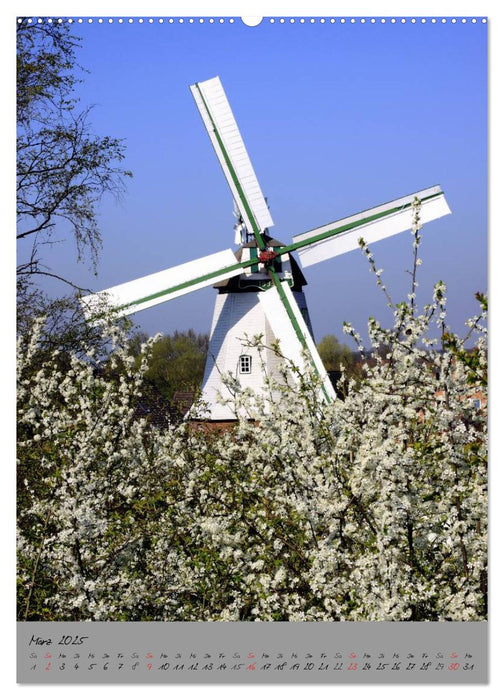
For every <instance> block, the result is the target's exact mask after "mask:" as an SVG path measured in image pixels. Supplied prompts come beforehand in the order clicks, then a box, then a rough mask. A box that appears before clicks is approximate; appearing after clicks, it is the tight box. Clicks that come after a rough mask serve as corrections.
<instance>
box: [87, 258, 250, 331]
mask: <svg viewBox="0 0 504 700" xmlns="http://www.w3.org/2000/svg"><path fill="white" fill-rule="evenodd" d="M243 267H244V265H243V264H242V263H239V262H237V260H236V257H235V255H234V253H233V251H232V250H231V249H230V248H228V249H227V250H223V251H221V252H219V253H213V254H212V255H207V256H206V257H204V258H198V259H197V260H192V261H191V262H188V263H184V264H182V265H176V266H175V267H170V268H168V269H166V270H162V271H161V272H156V273H154V274H152V275H146V276H145V277H140V278H139V279H136V280H133V281H131V282H126V283H124V284H118V285H117V286H115V287H110V288H109V289H105V290H104V291H103V292H98V293H96V294H90V295H88V296H86V297H83V298H82V299H81V304H82V307H83V309H84V313H85V315H86V317H87V318H91V319H92V318H97V317H99V316H100V315H101V314H103V313H104V312H105V311H107V310H110V309H113V310H114V311H115V313H116V314H117V315H119V316H127V315H129V314H132V313H136V312H137V311H141V310H142V309H147V308H149V307H150V306H155V305H156V304H161V303H163V302H165V301H168V300H169V299H174V298H175V297H178V296H182V295H183V294H187V293H188V292H193V291H194V290H196V289H201V288H203V287H208V286H210V285H212V284H215V283H216V282H220V281H222V280H225V279H228V278H229V277H233V276H234V275H236V274H239V273H240V272H241V270H242V269H243Z"/></svg>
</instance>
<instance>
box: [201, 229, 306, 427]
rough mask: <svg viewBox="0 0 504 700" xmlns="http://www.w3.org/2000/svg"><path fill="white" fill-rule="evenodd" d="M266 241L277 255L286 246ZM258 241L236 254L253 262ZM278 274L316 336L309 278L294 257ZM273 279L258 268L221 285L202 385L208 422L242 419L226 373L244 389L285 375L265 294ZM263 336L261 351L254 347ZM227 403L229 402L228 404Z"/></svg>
mask: <svg viewBox="0 0 504 700" xmlns="http://www.w3.org/2000/svg"><path fill="white" fill-rule="evenodd" d="M265 238H266V243H267V245H268V249H269V250H272V251H275V249H277V250H278V249H280V248H281V247H283V244H282V243H280V242H279V241H276V240H273V239H270V238H269V237H265ZM256 246H257V244H256V243H255V242H251V243H247V244H244V245H243V246H241V247H240V248H239V250H238V251H237V252H236V257H237V259H238V260H240V261H241V260H250V259H251V257H252V258H253V257H254V256H256V255H257V249H256ZM276 270H277V273H278V275H279V277H280V279H282V280H288V281H289V283H290V284H292V287H291V291H292V295H293V297H294V300H295V302H296V304H297V306H298V308H299V311H300V313H301V316H302V318H303V319H304V321H305V323H306V326H307V328H308V330H309V332H310V335H312V329H311V323H310V318H309V314H308V307H307V304H306V298H305V295H304V292H303V287H304V286H305V285H306V280H305V278H304V275H303V273H302V272H301V270H300V268H299V266H298V264H297V262H296V260H295V259H294V258H293V257H292V256H291V255H289V254H286V255H284V256H282V258H281V259H277V260H276ZM270 285H271V281H270V278H269V276H268V275H267V274H266V273H265V272H264V271H261V269H260V265H259V264H257V265H254V266H253V267H252V268H251V269H250V270H249V271H247V272H246V273H244V274H242V275H239V276H236V277H232V278H231V279H229V280H225V281H223V282H219V283H217V284H216V285H214V287H215V288H216V289H217V290H218V294H217V297H216V300H215V307H214V315H213V320H212V327H211V330H210V342H209V349H208V355H207V360H206V365H205V373H204V377H203V384H202V397H201V398H202V404H203V406H204V407H207V413H206V418H207V420H211V421H228V420H234V419H235V418H236V416H235V414H234V412H233V410H232V408H231V405H230V404H228V403H226V401H225V400H226V399H231V400H232V396H233V394H232V388H231V387H230V386H227V385H226V384H225V383H223V374H224V373H230V374H231V376H232V377H233V378H234V379H236V380H238V381H239V383H240V385H241V386H242V387H243V388H250V389H252V390H253V391H255V392H257V391H260V388H261V387H262V386H263V384H264V379H265V375H268V376H272V375H273V376H275V375H276V376H279V372H280V364H281V359H280V358H279V356H278V353H276V352H274V351H273V349H272V348H273V346H274V345H275V342H276V336H275V333H274V332H273V329H272V328H271V325H270V323H269V321H268V318H267V316H266V313H265V312H264V308H263V305H262V304H261V295H263V294H264V293H265V291H266V290H267V289H268V288H269V287H270ZM256 337H260V338H261V343H260V347H259V346H257V345H255V344H254V343H253V339H254V338H256ZM222 399H224V401H223V400H222Z"/></svg>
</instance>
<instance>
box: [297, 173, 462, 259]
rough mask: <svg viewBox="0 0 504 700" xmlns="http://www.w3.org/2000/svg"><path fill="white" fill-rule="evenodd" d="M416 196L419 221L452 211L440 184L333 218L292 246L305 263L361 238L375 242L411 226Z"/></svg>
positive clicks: (351, 246)
mask: <svg viewBox="0 0 504 700" xmlns="http://www.w3.org/2000/svg"><path fill="white" fill-rule="evenodd" d="M415 198H417V199H419V200H420V202H421V207H420V224H423V223H426V222H428V221H433V220H434V219H438V218H440V217H441V216H445V215H446V214H450V213H451V212H450V208H449V206H448V204H447V202H446V199H445V197H444V193H443V192H442V190H441V188H440V187H439V185H436V186H434V187H430V188H428V189H425V190H421V191H420V192H415V194H410V195H407V196H406V197H402V198H400V199H395V200H394V201H393V202H388V203H387V204H382V205H381V206H379V207H374V208H373V209H367V210H366V211H363V212H361V213H360V214H354V215H353V216H349V217H347V218H346V219H341V220H340V221H334V222H333V223H331V224H326V225H325V226H321V227H319V228H316V229H313V230H312V231H307V232H306V233H302V234H300V235H299V236H295V237H294V238H293V241H294V243H293V245H292V246H288V248H289V250H299V258H300V260H301V263H302V265H303V267H308V266H309V265H314V264H315V263H317V262H321V261H322V260H327V259H328V258H332V257H334V256H336V255H341V254H342V253H347V252H348V251H350V250H354V249H356V248H358V247H359V239H360V238H363V239H364V240H365V241H366V243H374V242H376V241H379V240H381V239H382V238H388V237H389V236H394V235H395V234H396V233H401V232H402V231H406V230H408V229H410V228H411V225H412V206H413V201H414V200H415Z"/></svg>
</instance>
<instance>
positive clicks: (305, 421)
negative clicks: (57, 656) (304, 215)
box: [18, 229, 487, 621]
mask: <svg viewBox="0 0 504 700" xmlns="http://www.w3.org/2000/svg"><path fill="white" fill-rule="evenodd" d="M413 234H414V246H415V269H416V266H417V265H418V264H419V258H418V255H417V248H418V242H419V234H418V229H416V230H415V229H414V231H413ZM362 247H363V249H364V251H365V252H366V254H367V256H368V258H369V260H370V262H371V267H372V268H374V260H373V258H372V256H371V253H370V252H369V250H368V249H367V248H366V246H365V245H364V244H363V246H362ZM375 273H377V279H378V283H379V285H380V286H381V287H382V289H383V290H384V291H385V293H386V294H388V293H387V292H386V289H385V287H384V285H383V282H382V276H381V275H382V272H381V270H376V269H375ZM415 287H416V276H415V274H413V285H412V292H411V294H410V297H409V299H408V302H407V303H403V304H399V305H398V306H394V305H393V304H392V302H391V300H390V299H389V298H388V297H387V298H388V303H389V306H390V307H391V313H392V314H393V319H394V320H393V324H392V327H391V328H389V329H385V328H382V327H381V326H380V325H379V324H378V323H377V322H376V321H374V320H370V322H369V339H370V343H371V347H372V353H371V355H370V356H369V355H367V356H366V357H367V359H366V361H365V364H364V367H363V376H362V377H361V378H360V379H359V383H358V384H357V383H356V381H355V380H354V379H353V378H352V377H350V378H348V377H345V375H344V373H343V376H342V378H341V382H342V384H343V383H344V384H345V398H344V399H343V400H337V401H335V402H334V403H332V404H330V405H327V406H321V405H320V403H319V400H318V398H317V397H318V388H317V383H318V380H317V378H316V377H315V376H314V375H313V373H312V372H311V370H310V369H309V364H308V363H307V364H306V366H305V367H304V368H292V367H288V366H287V365H286V366H285V376H286V377H287V376H288V373H289V372H291V373H292V372H294V373H296V372H299V383H298V384H296V385H295V386H293V385H292V382H288V381H284V382H282V381H280V380H278V379H274V378H272V377H265V386H266V392H265V393H263V394H261V395H259V394H257V395H254V394H253V392H251V391H250V390H241V388H240V386H239V384H236V383H234V385H233V387H232V388H233V390H234V398H233V400H232V404H233V405H234V407H235V409H236V413H237V416H241V417H238V418H237V421H236V424H235V425H234V426H233V428H232V429H231V430H228V431H225V432H220V433H218V432H215V431H214V432H212V431H209V430H206V429H205V428H204V427H202V426H200V427H194V426H191V424H190V423H189V422H184V423H182V424H179V425H169V426H168V427H167V428H166V429H160V428H155V427H154V426H152V425H150V424H149V423H148V422H147V421H146V420H145V419H143V418H140V417H138V414H137V412H136V411H135V406H136V403H137V401H138V398H139V394H140V391H141V380H142V375H143V373H144V372H145V371H146V368H147V366H148V351H149V346H150V345H152V341H149V342H148V343H147V344H146V347H145V348H144V350H145V354H144V360H143V362H142V363H141V366H140V367H139V368H138V367H135V364H134V360H133V358H132V357H130V356H128V352H127V351H126V350H125V348H126V347H127V339H126V337H125V335H124V334H123V333H122V331H118V330H117V329H116V330H114V329H112V331H111V332H112V345H113V347H112V350H111V353H110V356H109V357H108V358H107V360H106V363H105V365H103V363H102V364H100V363H99V362H97V361H96V362H92V361H90V358H89V357H88V358H86V357H83V356H81V357H76V356H74V355H70V356H68V357H67V358H65V362H62V360H61V358H60V357H59V356H58V352H57V351H54V352H53V353H52V355H50V356H49V357H48V356H44V358H43V360H42V361H39V360H38V355H37V332H38V331H37V328H34V331H33V334H32V336H31V337H27V338H22V339H21V340H20V343H19V351H18V358H19V368H18V382H19V388H18V402H19V421H18V424H19V448H18V463H19V464H18V470H19V497H18V506H19V555H18V563H19V618H20V619H38V620H42V619H43V620H188V621H189V620H193V621H195V620H205V621H210V620H221V621H226V620H250V621H253V620H288V621H324V620H327V621H330V620H396V621H399V620H481V619H484V618H485V616H486V552H487V546H486V532H487V530H486V522H487V504H486V487H487V474H486V454H487V448H486V400H485V397H486V380H485V378H486V330H485V327H484V319H485V313H486V307H485V301H484V299H483V297H480V301H481V302H482V310H481V313H480V315H479V316H477V317H475V318H474V319H472V320H471V321H470V322H469V324H468V328H469V333H470V334H471V336H472V338H473V340H472V347H473V349H472V350H471V351H468V350H466V349H465V348H466V345H467V342H466V341H467V338H466V339H460V338H458V337H457V336H455V335H454V334H452V333H449V332H448V331H447V328H446V327H445V313H446V309H445V307H446V297H445V289H444V286H443V284H441V283H439V284H438V285H436V287H435V288H434V293H433V298H432V302H431V303H430V304H428V305H427V306H426V307H425V308H424V309H423V310H422V311H421V312H419V311H418V310H417V309H416V307H415V293H416V291H415ZM346 330H347V332H348V334H349V335H350V336H351V337H353V338H354V339H355V340H356V342H357V345H358V347H361V349H363V346H362V341H361V339H360V337H359V336H358V334H357V332H356V331H355V330H354V329H353V328H351V327H350V326H347V327H346ZM433 332H434V333H433ZM432 333H433V334H434V335H435V334H436V333H437V335H438V336H439V338H438V346H437V347H436V341H435V340H433V339H431V337H430V335H431V334H432ZM254 342H256V343H257V342H259V341H258V340H257V339H256V340H255V341H254ZM105 366H106V368H107V371H105V370H104V369H103V367H105ZM100 367H102V369H100V371H98V369H99V368H100ZM114 368H116V370H119V369H120V371H113V370H114ZM475 395H478V396H479V397H483V400H480V404H479V407H477V406H476V404H475V401H474V396H475ZM265 397H269V398H268V399H266V398H265ZM245 414H246V415H245Z"/></svg>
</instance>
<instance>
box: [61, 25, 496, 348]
mask: <svg viewBox="0 0 504 700" xmlns="http://www.w3.org/2000/svg"><path fill="white" fill-rule="evenodd" d="M486 30H487V27H486V25H485V24H483V23H482V22H481V20H480V21H478V22H477V23H476V24H472V23H465V24H462V23H461V22H460V20H459V21H458V22H457V23H455V24H452V23H446V24H442V23H441V22H439V21H438V22H437V23H436V24H435V25H433V24H432V23H427V24H422V23H421V22H420V20H418V21H417V23H415V24H412V23H411V22H410V21H407V22H406V23H405V24H401V23H400V22H399V21H398V22H396V23H395V24H392V23H390V21H387V22H386V23H385V24H380V23H378V22H377V23H375V24H371V23H370V22H369V20H368V21H367V22H366V23H364V24H361V23H358V22H357V23H355V24H352V23H350V21H349V20H347V22H346V23H345V24H341V23H340V22H339V21H337V22H336V23H334V24H331V23H330V22H329V20H327V21H326V23H325V24H321V23H320V22H316V23H315V24H310V23H309V21H307V22H305V23H304V24H301V23H299V20H298V21H296V22H295V23H294V24H293V25H291V24H289V23H288V22H286V23H284V24H280V23H279V22H278V20H277V21H276V22H275V23H274V24H271V23H270V22H269V21H268V20H267V19H265V20H263V22H262V23H261V24H260V25H259V26H258V27H253V28H251V27H246V26H245V25H244V24H243V23H242V22H241V21H240V20H239V19H237V20H236V21H235V22H234V24H230V23H229V21H227V20H226V22H224V23H223V24H222V25H221V24H219V23H218V20H216V22H214V23H213V24H210V23H209V22H208V19H207V20H206V21H205V22H204V23H203V24H199V23H198V22H197V21H196V22H194V23H193V24H189V22H188V21H187V19H186V21H185V22H184V23H183V24H180V23H178V22H177V21H175V22H174V23H173V24H170V23H169V22H168V21H167V20H165V22H164V23H163V24H160V23H159V22H157V21H155V22H154V23H152V24H149V23H148V22H147V20H146V21H145V22H144V23H143V24H139V23H138V20H136V21H135V22H133V23H132V24H128V23H127V22H124V23H123V24H119V23H118V22H117V19H115V20H114V22H113V23H112V24H108V23H106V22H104V23H102V24H99V23H98V22H96V21H95V22H93V23H92V24H88V23H85V24H82V25H74V31H75V33H76V34H79V35H81V36H82V39H83V41H82V48H81V49H80V50H79V52H78V59H79V61H80V63H81V64H82V65H83V66H84V67H85V68H86V69H87V70H88V71H89V73H88V74H86V75H85V76H84V83H83V84H82V85H81V87H80V89H79V92H80V95H81V98H82V103H83V105H87V104H93V105H95V106H94V108H93V111H92V114H91V120H92V123H93V129H94V130H95V132H96V133H98V134H103V135H104V134H109V135H112V136H117V137H119V138H124V139H125V143H126V146H127V151H126V160H125V161H124V166H125V167H126V168H128V169H131V170H132V171H133V174H134V177H133V179H132V180H131V181H128V183H127V192H126V194H125V196H124V198H123V200H122V202H121V203H120V204H117V203H116V202H114V200H113V199H112V198H111V197H110V198H105V199H104V201H103V202H102V205H101V207H100V225H101V231H102V235H103V251H102V253H101V256H100V262H99V267H98V276H97V277H96V278H95V277H94V276H93V275H92V274H91V272H90V271H89V270H88V269H87V267H86V266H85V265H77V264H76V263H75V262H74V259H75V250H74V247H73V245H72V244H69V245H55V246H53V248H52V249H51V251H50V254H51V260H49V258H47V262H48V263H50V264H51V265H52V267H53V268H54V270H56V271H58V272H60V273H61V274H64V275H66V276H68V277H70V278H71V279H73V280H75V281H77V282H78V283H79V284H81V285H82V286H84V287H87V288H91V289H93V290H94V291H99V290H100V289H103V288H106V287H108V286H111V285H114V284H118V283H121V282H125V281H128V280H130V279H133V278H136V277H140V276H142V275H145V274H149V273H152V272H157V271H158V270H160V269H163V268H166V267H170V266H172V265H176V264H179V263H182V262H186V261H188V260H191V259H193V258H196V257H201V256H203V255H207V254H210V253H213V252H216V251H218V250H222V249H224V248H227V247H233V223H234V218H233V212H232V209H233V207H232V199H231V195H230V193H229V190H228V187H227V184H226V182H225V179H224V177H223V174H222V172H221V170H220V166H219V164H218V162H217V159H216V157H215V154H214V152H213V150H212V147H211V145H210V142H209V139H208V136H207V134H206V132H205V130H204V127H203V124H202V122H201V118H200V116H199V113H198V111H197V109H196V106H195V104H194V101H193V98H192V96H191V93H190V91H189V85H190V84H191V83H194V82H196V81H202V80H206V79H208V78H211V77H214V76H215V75H219V76H220V78H221V80H222V82H223V85H224V88H225V90H226V93H227V95H228V99H229V101H230V103H231V107H232V109H233V111H234V114H235V117H236V119H237V122H238V125H239V127H240V130H241V133H242V136H243V138H244V140H245V144H246V146H247V149H248V151H249V154H250V157H251V160H252V162H253V165H254V168H255V170H256V173H257V176H258V179H259V182H260V184H261V187H262V189H263V192H264V193H265V195H266V196H267V197H268V201H269V204H270V208H271V212H272V216H273V219H274V221H275V226H274V228H272V229H271V233H272V235H274V236H275V237H276V238H278V239H280V240H282V241H283V242H285V243H289V242H290V241H291V237H292V236H293V235H296V234H297V233H301V232H303V231H305V230H307V229H310V228H314V227H316V226H319V225H322V224H324V223H327V222H329V221H334V220H336V219H339V218H343V217H345V216H348V215H351V214H353V213H356V212H358V211H361V210H363V209H366V208H369V207H372V206H375V205H378V204H381V203H383V202H387V201H390V200H392V199H395V198H397V197H401V196H403V195H405V194H408V193H410V192H414V191H416V190H419V189H423V188H425V187H429V186H431V185H434V184H440V185H441V186H442V187H443V189H444V191H445V193H446V197H447V201H448V203H449V205H450V207H451V209H452V212H453V213H452V214H451V215H450V216H448V217H444V218H443V219H440V220H438V221H436V222H432V223H430V224H427V225H426V226H425V228H424V229H423V234H424V235H423V243H422V252H421V257H422V259H423V265H422V267H421V268H420V278H419V279H420V290H419V296H420V300H421V301H422V303H423V302H424V301H427V300H428V299H429V298H430V295H431V291H432V286H433V284H434V283H435V282H436V281H437V280H438V279H443V281H445V282H446V284H447V287H448V322H449V324H450V325H451V327H452V328H453V330H455V331H457V332H459V333H461V332H463V331H464V325H463V324H464V320H465V319H466V318H467V317H468V316H471V315H473V314H474V313H475V312H476V310H477V305H476V302H475V301H474V293H475V292H476V291H486V289H487V275H486V260H487V241H486V236H487V219H486V206H487V152H486V147H487V132H486V129H487V113H486V104H487V91H486V79H487V75H486V59H487V47H486ZM373 250H374V253H375V257H376V260H377V264H378V266H379V267H381V268H383V269H384V281H385V283H386V284H387V286H388V288H389V290H390V292H391V294H392V297H393V299H394V301H397V302H398V301H401V300H402V299H404V298H405V297H406V295H407V293H408V292H409V291H410V276H409V274H408V273H407V270H408V269H411V261H412V253H411V237H410V235H409V234H408V233H405V234H401V235H400V236H395V237H392V238H390V239H388V240H386V241H383V242H380V243H378V244H375V246H374V248H373ZM305 276H306V278H307V280H308V286H307V288H306V295H307V300H308V305H309V309H310V315H311V319H312V325H313V327H314V332H315V337H316V340H317V341H318V340H320V338H321V337H322V336H323V335H325V334H327V333H334V334H336V335H337V336H338V337H340V338H343V334H342V330H341V329H342V324H343V321H350V322H351V323H353V324H354V325H355V326H356V327H357V328H358V329H359V331H361V332H362V333H365V330H366V323H367V319H368V317H369V316H375V317H377V318H378V319H379V320H381V321H382V322H383V323H389V322H390V312H389V311H388V310H387V309H386V303H385V300H384V298H383V297H382V296H381V295H380V294H379V291H378V289H377V287H376V283H375V281H374V278H373V276H372V274H371V273H370V272H369V268H368V265H367V262H366V260H365V258H364V257H363V255H362V253H360V252H359V251H355V252H352V253H347V254H346V255H344V256H341V257H338V258H333V259H331V260H328V261H325V262H323V263H320V264H318V265H315V266H312V267H310V268H308V269H307V270H306V271H305ZM50 290H51V292H53V293H59V292H63V289H62V288H61V287H59V286H53V285H51V286H50ZM214 298H215V291H214V290H213V289H212V288H208V289H206V290H201V291H198V292H193V293H192V294H189V295H187V296H185V297H182V298H179V299H176V300H173V301H171V302H168V303H166V304H163V305H160V306H157V307H155V308H153V309H150V310H147V311H144V312H140V313H138V314H136V315H135V316H134V317H133V319H134V321H135V322H136V323H137V324H138V325H139V326H140V327H141V328H142V329H143V330H145V331H146V332H148V333H149V334H152V333H155V332H158V331H161V332H164V333H170V332H173V331H174V330H186V329H188V328H194V329H195V330H196V331H199V332H207V331H208V330H209V327H210V321H211V316H212V311H213V303H214Z"/></svg>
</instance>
